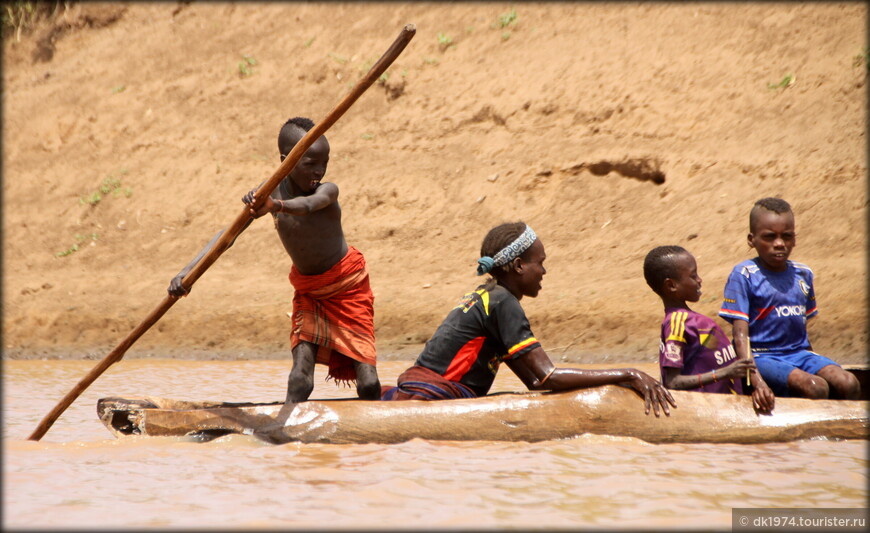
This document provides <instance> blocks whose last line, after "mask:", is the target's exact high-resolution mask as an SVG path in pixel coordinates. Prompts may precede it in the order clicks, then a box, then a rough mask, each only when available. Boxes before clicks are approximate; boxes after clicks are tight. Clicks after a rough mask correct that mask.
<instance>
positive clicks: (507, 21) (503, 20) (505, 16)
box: [492, 9, 517, 28]
mask: <svg viewBox="0 0 870 533" xmlns="http://www.w3.org/2000/svg"><path fill="white" fill-rule="evenodd" d="M516 23H517V10H516V9H511V10H510V12H509V13H502V14H501V15H499V16H498V20H497V21H496V22H495V23H493V25H492V27H493V28H507V27H508V26H510V25H511V24H514V25H516Z"/></svg>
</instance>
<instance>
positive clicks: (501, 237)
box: [381, 222, 677, 416]
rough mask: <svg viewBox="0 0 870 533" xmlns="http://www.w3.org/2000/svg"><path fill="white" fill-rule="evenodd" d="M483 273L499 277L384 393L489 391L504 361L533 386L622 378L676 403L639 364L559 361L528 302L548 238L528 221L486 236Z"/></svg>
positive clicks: (392, 396)
mask: <svg viewBox="0 0 870 533" xmlns="http://www.w3.org/2000/svg"><path fill="white" fill-rule="evenodd" d="M480 255H481V256H482V257H481V258H480V259H479V260H478V265H479V266H478V269H477V273H478V275H483V274H490V275H491V276H492V277H491V278H490V279H489V280H487V282H486V283H485V284H484V285H481V286H480V287H478V288H477V290H475V291H474V292H471V293H468V294H466V295H465V296H464V297H463V298H462V300H461V301H460V302H459V305H457V306H456V307H454V308H453V310H451V311H450V313H448V315H447V318H445V319H444V322H442V323H441V325H440V326H438V329H437V330H436V331H435V333H434V334H433V335H432V338H430V339H429V341H427V342H426V346H425V347H424V348H423V353H421V354H420V356H419V357H418V358H417V361H416V363H415V364H414V366H412V367H411V368H409V369H408V370H406V371H405V372H403V373H402V374H401V375H400V376H399V378H398V386H397V387H392V388H389V387H384V389H383V393H382V397H381V399H382V400H443V399H454V398H474V397H477V396H485V395H486V394H487V393H488V392H489V389H490V387H492V383H493V381H494V380H495V375H496V372H498V369H499V366H500V364H501V363H502V362H504V363H505V364H507V365H508V367H509V368H510V369H511V370H512V371H513V372H514V373H515V374H516V375H517V377H519V378H520V380H522V382H523V383H524V384H525V385H526V387H528V388H529V389H530V390H552V391H557V390H568V389H578V388H586V387H595V386H598V385H607V384H619V385H623V386H627V387H630V388H632V389H634V390H635V391H637V392H638V393H639V394H640V395H641V396H643V399H644V407H645V412H646V413H647V414H649V412H650V408H651V407H652V409H653V410H654V411H655V414H656V416H660V415H659V411H660V410H661V411H664V413H665V414H666V415H670V410H669V406H668V404H670V405H671V406H673V407H676V406H677V405H676V403H674V399H673V397H672V396H671V394H670V393H669V392H668V391H667V390H666V389H665V388H664V387H662V385H661V383H659V382H658V381H656V380H655V379H653V378H652V377H650V376H649V375H647V374H645V373H643V372H641V371H639V370H635V369H633V368H624V369H613V370H581V369H576V368H556V367H555V366H554V365H553V362H552V361H551V360H550V358H549V357H548V356H547V353H546V352H544V349H543V348H542V347H541V343H540V342H538V340H537V339H536V338H535V335H534V334H533V333H532V329H531V326H530V325H529V320H528V319H527V318H526V314H525V312H524V311H523V308H522V306H521V305H520V300H521V299H522V298H523V296H528V297H530V298H534V297H536V296H537V295H538V292H539V291H540V290H541V280H542V279H543V277H544V274H546V272H547V270H546V269H545V268H544V259H545V258H546V254H545V253H544V245H543V244H542V243H541V241H540V239H538V238H537V236H536V235H535V232H534V231H533V230H532V228H530V227H529V226H527V225H526V224H525V223H524V222H516V223H509V224H502V225H500V226H497V227H495V228H493V229H492V230H490V232H489V233H488V234H487V235H486V238H484V240H483V245H482V246H481V251H480Z"/></svg>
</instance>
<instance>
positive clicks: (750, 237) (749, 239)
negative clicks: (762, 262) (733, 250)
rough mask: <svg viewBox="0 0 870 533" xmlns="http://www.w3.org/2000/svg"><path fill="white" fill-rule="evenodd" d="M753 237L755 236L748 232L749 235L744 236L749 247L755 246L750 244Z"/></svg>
mask: <svg viewBox="0 0 870 533" xmlns="http://www.w3.org/2000/svg"><path fill="white" fill-rule="evenodd" d="M754 237H755V235H754V234H752V233H750V234H749V235H747V236H746V243H747V244H748V245H749V247H750V248H755V245H754V244H752V239H753V238H754Z"/></svg>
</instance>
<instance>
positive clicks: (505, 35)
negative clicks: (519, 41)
mask: <svg viewBox="0 0 870 533" xmlns="http://www.w3.org/2000/svg"><path fill="white" fill-rule="evenodd" d="M510 38H511V32H509V31H506V32H503V33H502V34H501V40H502V41H507V40H508V39H510Z"/></svg>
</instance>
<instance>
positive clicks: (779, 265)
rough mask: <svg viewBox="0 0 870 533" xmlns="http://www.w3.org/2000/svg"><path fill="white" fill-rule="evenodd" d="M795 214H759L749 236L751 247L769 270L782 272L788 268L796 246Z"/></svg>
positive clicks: (766, 212)
mask: <svg viewBox="0 0 870 533" xmlns="http://www.w3.org/2000/svg"><path fill="white" fill-rule="evenodd" d="M796 242H797V241H796V239H795V232H794V214H793V213H774V212H773V211H762V212H761V213H759V216H758V220H757V222H756V223H755V228H752V233H750V234H749V246H752V247H753V248H755V251H756V252H758V258H759V259H760V260H761V263H762V265H763V266H764V267H765V268H767V269H768V270H773V271H774V272H782V271H784V270H785V269H786V268H788V263H787V261H788V257H789V255H791V251H792V249H793V248H794V247H795V244H796Z"/></svg>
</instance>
